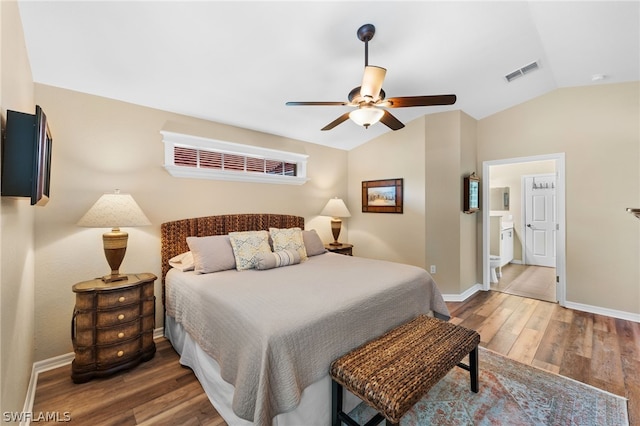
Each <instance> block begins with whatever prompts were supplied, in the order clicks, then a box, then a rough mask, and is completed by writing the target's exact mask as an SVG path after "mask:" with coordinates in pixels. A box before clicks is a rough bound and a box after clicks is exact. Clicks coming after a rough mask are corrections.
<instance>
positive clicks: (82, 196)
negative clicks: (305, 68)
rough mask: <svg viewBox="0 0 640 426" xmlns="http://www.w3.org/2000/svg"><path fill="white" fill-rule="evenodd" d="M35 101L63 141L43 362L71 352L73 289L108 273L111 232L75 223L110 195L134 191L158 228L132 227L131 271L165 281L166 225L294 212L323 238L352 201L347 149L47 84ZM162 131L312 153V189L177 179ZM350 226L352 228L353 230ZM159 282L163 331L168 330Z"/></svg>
mask: <svg viewBox="0 0 640 426" xmlns="http://www.w3.org/2000/svg"><path fill="white" fill-rule="evenodd" d="M35 87H36V89H35V95H36V100H37V102H38V104H39V105H41V106H42V108H43V109H44V110H45V111H46V113H47V115H48V118H49V122H50V127H51V132H52V134H53V138H54V145H53V150H52V151H53V159H52V176H51V200H50V201H49V204H48V205H47V206H46V207H45V208H42V209H38V210H37V214H36V219H35V222H36V225H35V232H36V253H37V264H36V344H37V346H36V351H35V359H36V360H42V359H45V358H49V357H52V356H56V355H60V354H63V353H68V352H71V351H72V347H71V340H70V337H69V322H70V319H71V313H72V310H73V305H74V300H75V299H74V294H73V292H72V291H71V286H72V285H73V284H74V283H76V282H78V281H83V280H87V279H91V278H93V277H96V276H100V275H104V274H106V273H108V272H109V270H108V265H107V262H106V260H105V257H104V254H103V252H102V240H101V235H102V233H103V232H105V230H102V229H87V228H79V227H77V226H75V223H76V222H77V221H78V219H79V218H80V217H81V216H82V215H83V214H84V213H85V211H86V210H88V209H89V208H90V207H91V205H92V204H93V203H94V202H95V201H96V200H97V199H98V198H99V196H100V195H101V194H103V193H104V192H110V191H112V190H113V189H115V188H119V189H120V190H121V191H122V192H127V193H131V194H132V195H133V197H134V198H135V200H136V201H137V203H138V204H139V205H140V207H141V208H142V210H143V211H144V212H145V213H146V215H147V217H148V218H149V219H150V221H151V222H152V224H153V225H152V226H150V227H144V228H128V229H127V232H129V244H128V248H127V254H126V257H125V259H124V262H123V264H122V267H121V271H124V272H143V271H148V272H152V273H154V274H156V275H158V276H159V275H160V264H159V259H160V241H159V231H160V224H161V223H162V222H166V221H169V220H174V219H179V218H185V217H196V216H206V215H213V214H224V213H259V212H262V213H287V214H294V215H300V216H303V217H305V219H306V225H307V228H308V229H309V228H316V229H317V230H318V231H319V233H320V235H321V237H322V238H323V240H324V241H326V242H329V241H331V240H332V238H331V235H330V225H329V218H325V217H319V216H318V213H319V212H320V211H321V210H322V208H323V207H324V205H325V204H326V202H327V201H328V200H329V198H331V197H333V196H339V197H342V198H346V195H347V175H346V173H347V172H346V171H347V153H346V151H342V150H337V149H332V148H327V147H322V146H320V145H315V144H309V143H302V142H299V141H295V140H291V139H286V138H282V137H278V136H273V135H267V134H263V133H259V132H254V131H250V130H245V129H240V128H236V127H231V126H225V125H222V124H217V123H212V122H207V121H203V120H198V119H195V118H190V117H186V116H181V115H177V114H171V113H168V112H164V111H159V110H154V109H150V108H145V107H141V106H136V105H132V104H127V103H124V102H119V101H114V100H110V99H105V98H101V97H97V96H92V95H87V94H82V93H78V92H73V91H69V90H64V89H60V88H54V87H50V86H44V85H38V84H37V85H36V86H35ZM161 130H171V131H177V132H183V133H187V134H191V135H197V136H204V137H210V138H215V139H220V140H225V141H229V142H236V143H242V144H253V145H261V146H264V147H268V148H273V149H281V150H288V151H293V152H298V153H303V154H307V155H309V159H308V167H307V173H308V177H309V178H310V179H311V180H310V181H309V182H307V183H306V184H304V185H301V186H292V185H275V184H253V183H244V182H224V181H213V180H199V179H184V178H174V177H172V176H170V175H169V174H168V173H167V172H166V171H165V170H164V168H163V167H162V164H163V163H164V144H163V143H162V136H161V134H160V133H159V132H160V131H161ZM347 225H348V224H347ZM160 294H161V292H160V283H159V281H158V282H156V297H157V304H156V311H157V315H156V326H158V327H161V326H162V313H163V308H162V305H161V302H160Z"/></svg>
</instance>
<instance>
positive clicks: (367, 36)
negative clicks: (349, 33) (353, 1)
mask: <svg viewBox="0 0 640 426" xmlns="http://www.w3.org/2000/svg"><path fill="white" fill-rule="evenodd" d="M375 33H376V27H374V26H373V24H364V25H363V26H361V27H360V28H358V39H359V40H360V41H362V42H364V66H365V67H367V66H369V40H371V39H372V38H373V35H374V34H375Z"/></svg>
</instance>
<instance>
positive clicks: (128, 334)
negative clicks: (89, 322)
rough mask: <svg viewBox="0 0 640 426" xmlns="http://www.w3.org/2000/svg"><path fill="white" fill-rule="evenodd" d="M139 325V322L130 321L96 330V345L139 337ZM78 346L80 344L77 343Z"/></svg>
mask: <svg viewBox="0 0 640 426" xmlns="http://www.w3.org/2000/svg"><path fill="white" fill-rule="evenodd" d="M141 331H142V329H141V324H140V321H132V322H130V323H128V324H124V325H122V326H116V327H109V328H97V329H96V343H97V344H98V345H106V344H112V343H117V342H123V341H125V340H129V339H131V338H134V337H137V336H138V335H140V332H141ZM78 344H80V342H79V341H78Z"/></svg>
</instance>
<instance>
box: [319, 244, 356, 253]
mask: <svg viewBox="0 0 640 426" xmlns="http://www.w3.org/2000/svg"><path fill="white" fill-rule="evenodd" d="M324 248H326V249H327V250H329V251H330V252H332V253H339V254H346V255H347V256H353V244H340V245H337V246H334V245H331V244H325V245H324Z"/></svg>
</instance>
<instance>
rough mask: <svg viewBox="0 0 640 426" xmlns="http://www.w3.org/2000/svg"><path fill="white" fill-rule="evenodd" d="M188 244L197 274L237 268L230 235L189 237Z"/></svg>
mask: <svg viewBox="0 0 640 426" xmlns="http://www.w3.org/2000/svg"><path fill="white" fill-rule="evenodd" d="M187 244H188V245H189V249H190V250H191V253H193V263H194V270H195V272H196V274H208V273H211V272H218V271H226V270H228V269H233V268H235V267H236V259H235V257H234V255H233V248H232V247H231V242H230V240H229V236H228V235H211V236H209V237H187Z"/></svg>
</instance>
